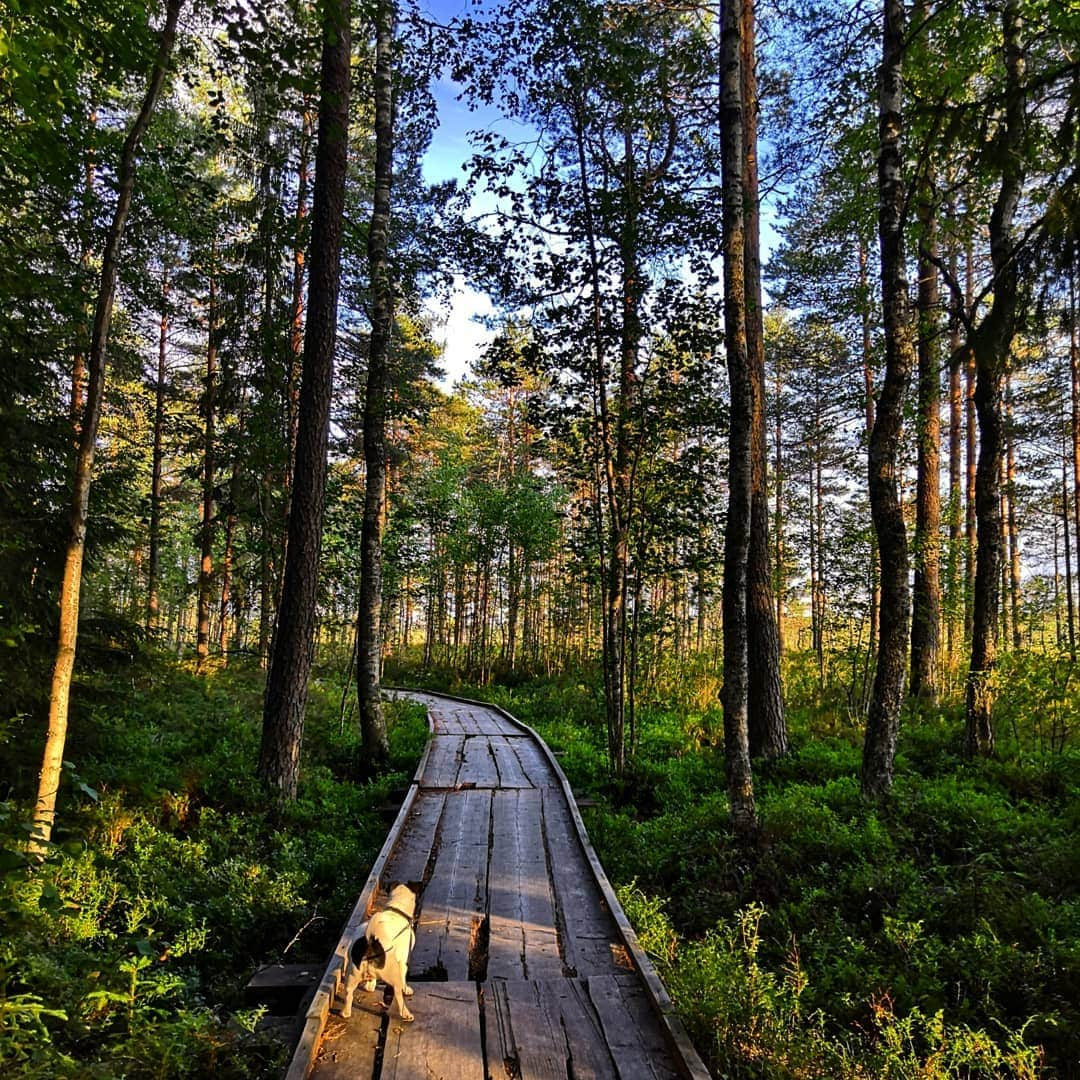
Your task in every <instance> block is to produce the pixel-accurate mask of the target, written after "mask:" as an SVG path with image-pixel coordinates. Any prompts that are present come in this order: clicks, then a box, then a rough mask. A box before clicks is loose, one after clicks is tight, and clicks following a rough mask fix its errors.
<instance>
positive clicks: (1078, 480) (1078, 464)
mask: <svg viewBox="0 0 1080 1080" xmlns="http://www.w3.org/2000/svg"><path fill="white" fill-rule="evenodd" d="M1076 260H1077V253H1076V252H1075V251H1074V252H1073V257H1072V259H1071V260H1070V262H1069V382H1070V388H1071V391H1072V393H1071V404H1072V415H1071V421H1072V422H1071V424H1070V429H1071V430H1070V433H1071V436H1072V438H1071V440H1070V441H1071V443H1072V467H1073V513H1074V515H1075V517H1074V519H1073V521H1074V524H1075V526H1076V527H1075V529H1074V530H1073V535H1074V536H1078V537H1080V326H1078V325H1077V312H1076ZM1070 625H1071V623H1070Z"/></svg>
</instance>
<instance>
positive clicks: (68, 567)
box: [28, 0, 181, 857]
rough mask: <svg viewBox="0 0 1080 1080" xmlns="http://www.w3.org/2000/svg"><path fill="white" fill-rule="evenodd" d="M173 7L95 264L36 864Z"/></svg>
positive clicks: (34, 844)
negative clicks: (136, 207) (149, 130)
mask: <svg viewBox="0 0 1080 1080" xmlns="http://www.w3.org/2000/svg"><path fill="white" fill-rule="evenodd" d="M180 7H181V0H168V3H167V4H166V6H165V22H164V24H163V26H162V30H161V38H160V41H159V44H158V52H157V57H156V59H155V61H154V68H153V71H152V72H151V75H150V83H149V86H148V87H147V90H146V95H145V96H144V98H143V101H142V105H141V107H140V109H139V112H138V114H137V115H136V117H135V120H134V122H133V123H132V125H131V128H130V130H129V131H128V133H127V136H126V138H125V139H124V144H123V147H122V148H121V151H120V161H119V166H118V168H117V174H116V175H117V199H116V207H115V209H114V210H113V217H112V222H111V224H110V226H109V231H108V233H107V235H106V237H105V246H104V249H103V252H102V260H101V284H100V287H99V289H98V297H97V305H96V307H95V309H94V326H93V331H92V333H91V337H90V352H89V354H88V356H87V364H86V407H85V408H84V409H83V416H82V425H81V430H80V432H79V449H78V454H77V456H76V460H75V477H74V480H73V483H72V490H71V505H70V510H69V515H68V525H69V533H68V541H67V552H66V554H65V558H64V571H63V577H62V579H61V584H60V620H59V632H58V640H57V648H56V662H55V664H54V666H53V675H52V685H51V688H50V694H49V721H48V729H47V732H46V736H45V748H44V754H43V756H42V764H41V772H40V774H39V776H38V790H37V798H36V800H35V803H34V820H33V826H32V831H31V838H30V841H29V843H28V849H29V851H30V853H31V855H33V856H36V857H40V856H42V855H43V854H44V853H45V850H46V845H47V844H48V843H49V839H50V837H51V836H52V828H53V822H54V820H55V817H56V795H57V792H58V790H59V788H60V771H61V766H62V764H63V760H64V744H65V742H66V741H67V721H68V704H69V697H70V693H71V676H72V672H73V670H74V667H75V646H76V642H77V640H78V634H79V597H80V594H81V591H82V570H83V553H84V551H85V547H86V519H87V511H88V508H89V505H90V481H91V473H92V470H93V465H94V449H95V447H96V444H97V430H98V423H99V421H100V419H101V404H102V400H103V398H104V396H105V351H106V346H107V344H108V337H109V324H110V322H111V321H112V309H113V301H114V299H115V296H116V280H117V275H118V274H119V271H120V242H121V240H122V239H123V235H124V226H125V224H126V223H127V218H128V212H129V211H130V209H131V199H132V195H133V193H134V190H135V162H136V156H137V154H138V150H139V144H140V143H141V142H142V138H143V134H144V133H145V131H146V127H147V124H149V122H150V116H151V114H152V113H153V111H154V106H155V105H156V104H157V100H158V96H159V95H160V93H161V88H162V86H163V85H164V83H165V74H166V69H167V68H168V65H169V61H170V58H171V56H172V51H173V44H174V42H175V40H176V24H177V20H178V18H179V15H180Z"/></svg>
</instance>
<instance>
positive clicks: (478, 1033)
mask: <svg viewBox="0 0 1080 1080" xmlns="http://www.w3.org/2000/svg"><path fill="white" fill-rule="evenodd" d="M402 693H404V692H402ZM408 696H409V697H411V698H413V699H414V700H416V701H419V702H421V703H422V704H424V705H426V706H427V708H428V720H429V724H430V725H431V727H432V731H433V734H432V738H431V739H430V741H429V744H428V748H427V751H426V752H425V755H424V758H423V760H422V761H421V763H420V767H419V768H418V770H417V774H416V778H415V779H414V781H413V785H412V787H411V788H410V791H409V794H408V796H407V797H406V799H405V803H404V804H403V806H402V809H401V813H400V814H399V815H398V819H397V821H396V822H395V823H394V826H393V828H392V829H391V832H390V835H389V837H388V838H387V842H386V845H385V846H384V848H383V851H382V853H381V854H380V856H379V859H378V860H377V861H376V864H375V866H374V867H373V868H372V871H371V876H370V877H369V879H368V883H367V885H366V886H365V889H364V891H363V893H361V896H360V899H359V901H358V902H357V905H356V909H355V910H354V912H353V915H352V917H351V918H350V920H349V923H348V925H347V927H346V930H345V933H344V934H343V937H342V942H341V944H339V946H338V949H337V951H336V952H335V954H334V956H333V958H332V959H331V962H330V965H329V967H328V969H327V972H326V975H324V977H323V980H322V983H321V984H320V987H319V991H318V992H317V993H316V996H315V999H314V1001H313V1003H312V1006H311V1008H310V1009H309V1011H308V1014H307V1023H306V1028H305V1031H304V1034H303V1036H302V1038H301V1041H300V1043H299V1045H298V1047H297V1049H296V1052H295V1055H294V1058H293V1062H292V1064H291V1066H290V1068H289V1071H288V1074H287V1076H288V1080H301V1078H303V1077H306V1076H312V1077H314V1078H317V1080H346V1078H348V1080H377V1078H382V1080H413V1078H417V1080H421V1078H422V1080H442V1078H445V1080H472V1078H476V1080H489V1078H490V1080H503V1078H507V1077H509V1078H520V1080H638V1078H641V1080H668V1078H674V1077H691V1078H693V1080H705V1078H707V1077H708V1073H707V1072H706V1070H705V1068H704V1066H703V1065H702V1064H701V1061H700V1059H699V1058H698V1056H697V1054H696V1053H695V1052H694V1049H693V1047H692V1046H691V1044H690V1042H689V1040H688V1039H687V1038H686V1035H685V1032H684V1031H683V1029H682V1027H681V1025H680V1024H679V1022H678V1020H677V1019H676V1018H675V1017H674V1015H673V1014H672V1012H671V1003H670V1000H669V999H668V997H667V993H666V991H665V990H664V988H663V985H662V984H661V983H660V980H659V979H658V977H657V976H656V973H655V971H654V970H653V968H652V965H651V964H650V963H649V961H648V959H647V958H646V957H645V956H644V954H643V953H642V951H641V949H640V947H639V946H638V944H637V940H636V938H635V937H634V934H633V931H632V930H631V929H630V926H629V924H628V923H627V921H626V917H625V915H624V914H623V912H622V910H621V908H619V905H618V902H617V900H616V899H615V897H614V895H613V894H612V892H611V887H610V886H609V885H608V882H607V879H606V878H605V877H604V875H603V871H602V870H601V868H600V865H599V863H598V862H597V860H596V856H595V854H594V853H593V851H592V848H591V846H590V845H589V844H588V840H587V838H586V837H585V834H584V828H583V826H582V825H581V819H580V816H579V814H578V811H577V807H576V805H575V804H574V803H573V798H572V795H571V793H570V789H569V787H568V786H567V784H566V780H565V777H564V776H563V774H562V770H561V769H559V767H558V765H557V764H556V763H555V760H554V758H553V757H552V756H551V754H550V751H548V749H547V747H546V746H545V745H544V744H543V743H542V742H541V741H540V739H539V738H538V737H537V736H536V735H535V734H534V733H533V732H532V731H531V729H529V728H527V727H525V726H524V725H522V724H519V723H518V722H517V721H515V720H513V719H512V718H511V717H510V716H509V715H508V714H506V713H503V712H502V711H501V710H499V709H497V708H495V707H492V706H485V705H480V704H477V703H472V702H465V701H461V700H457V699H449V698H444V697H442V696H436V695H431V694H421V693H413V692H408ZM395 881H409V882H421V883H422V890H421V893H420V898H419V901H418V905H417V925H416V945H415V947H414V949H413V953H412V958H411V960H410V964H409V982H410V984H411V985H412V986H413V988H414V989H415V991H416V994H415V997H413V998H412V999H411V1001H410V1008H411V1009H412V1012H413V1014H414V1015H415V1016H416V1021H415V1022H414V1023H412V1024H403V1023H401V1022H400V1020H399V1019H398V1017H397V1013H396V1009H395V1010H393V1011H392V1015H391V1016H389V1017H387V1015H386V1013H385V1011H384V1010H383V1009H382V1008H381V1007H380V1005H381V1001H382V987H381V985H380V987H379V989H378V990H377V991H375V992H373V993H365V992H364V991H363V990H362V989H361V990H359V991H358V992H357V994H356V998H355V1005H354V1008H353V1015H352V1017H351V1019H349V1020H347V1021H346V1020H342V1019H341V1017H340V1016H338V1015H337V1011H336V1010H337V1008H338V1007H339V1003H336V1004H335V1005H334V1010H335V1011H333V1012H331V1011H330V1005H331V1002H332V1000H333V998H334V995H335V994H336V993H337V992H338V989H339V982H340V975H341V957H342V956H343V955H344V952H345V950H346V949H347V947H348V943H349V942H350V941H351V940H352V937H353V936H354V934H355V931H356V928H357V927H358V926H359V925H360V924H362V923H363V922H365V921H366V920H367V918H368V916H369V913H370V911H371V910H374V909H376V908H377V907H378V904H379V902H380V900H381V898H382V897H383V896H384V895H385V892H386V890H387V889H388V887H389V885H390V883H391V882H395Z"/></svg>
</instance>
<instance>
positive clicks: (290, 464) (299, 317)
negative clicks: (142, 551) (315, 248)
mask: <svg viewBox="0 0 1080 1080" xmlns="http://www.w3.org/2000/svg"><path fill="white" fill-rule="evenodd" d="M310 148H311V111H310V110H309V109H308V108H306V107H305V109H304V121H303V129H302V131H301V134H300V162H299V165H298V166H297V172H296V217H295V227H296V250H295V251H294V252H293V275H292V303H291V305H290V307H291V315H290V317H289V370H288V374H287V376H286V387H285V428H286V438H287V440H288V459H287V462H286V466H285V521H286V522H287V521H288V520H289V509H290V504H291V496H292V474H293V469H295V467H296V432H297V424H298V422H299V411H300V410H299V404H300V371H301V367H302V361H303V355H304V246H303V226H304V221H305V219H306V218H307V212H308V207H307V195H308V157H309V154H310Z"/></svg>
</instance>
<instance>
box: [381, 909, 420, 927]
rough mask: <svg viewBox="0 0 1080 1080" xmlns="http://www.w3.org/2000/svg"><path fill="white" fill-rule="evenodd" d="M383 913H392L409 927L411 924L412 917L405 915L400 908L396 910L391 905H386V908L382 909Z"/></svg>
mask: <svg viewBox="0 0 1080 1080" xmlns="http://www.w3.org/2000/svg"><path fill="white" fill-rule="evenodd" d="M383 911H392V912H393V913H394V914H395V915H400V916H401V917H402V918H403V919H404V920H405V921H406V922H407V923H408V924H409V925H410V926H412V924H413V919H414V917H413V916H412V915H406V914H405V912H404V911H402V910H401V908H396V907H394V905H393V904H387V905H386V907H384V908H383Z"/></svg>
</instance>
